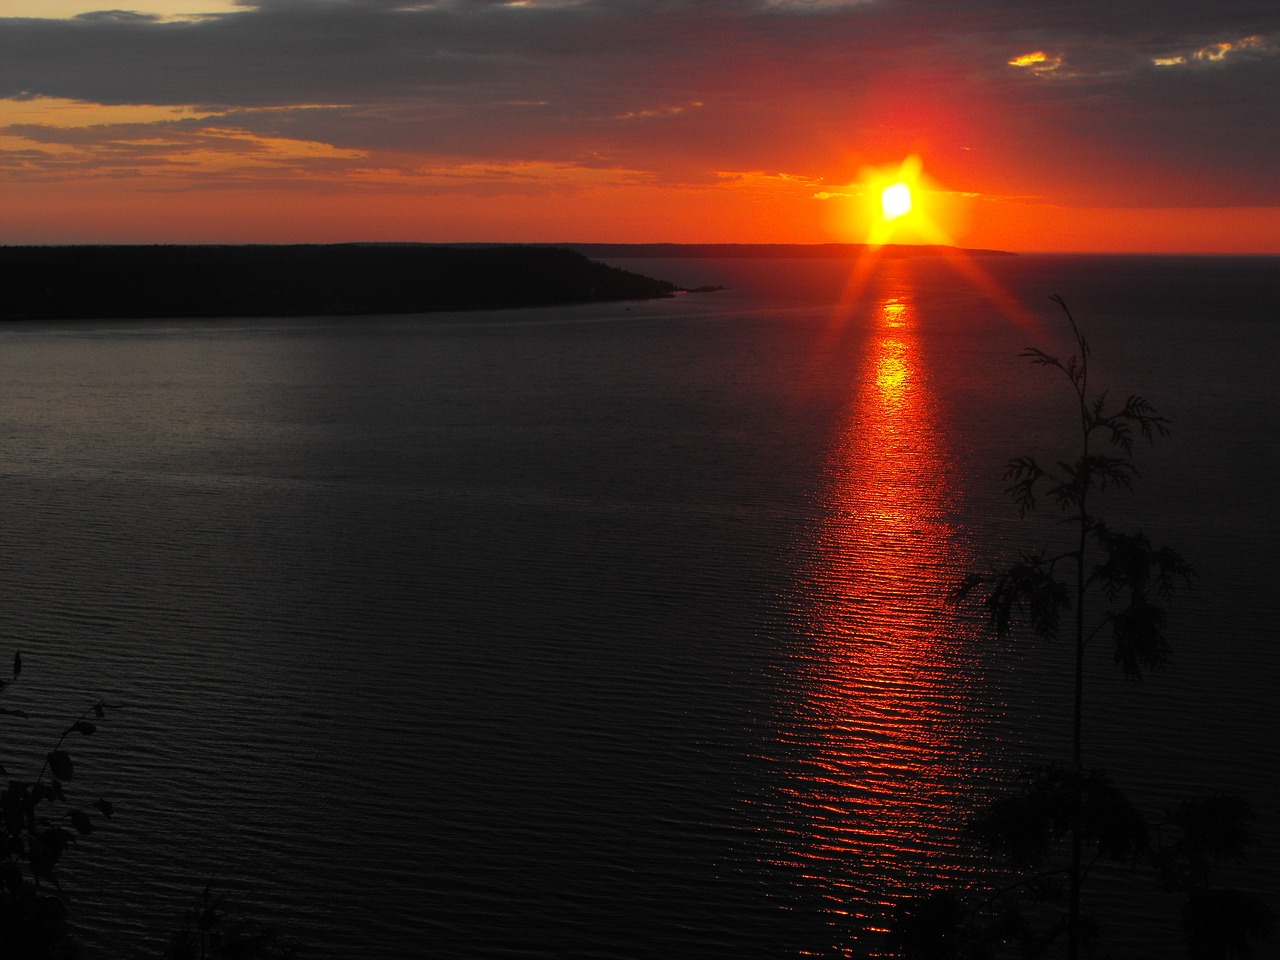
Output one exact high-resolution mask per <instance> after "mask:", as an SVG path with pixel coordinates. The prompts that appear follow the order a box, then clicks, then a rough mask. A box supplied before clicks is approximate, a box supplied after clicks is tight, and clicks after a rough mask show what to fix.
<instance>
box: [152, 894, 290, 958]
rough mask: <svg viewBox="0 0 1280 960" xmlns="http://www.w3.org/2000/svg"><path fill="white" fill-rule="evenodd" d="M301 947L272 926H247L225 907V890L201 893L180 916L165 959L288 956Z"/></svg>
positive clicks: (226, 905)
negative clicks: (220, 892)
mask: <svg viewBox="0 0 1280 960" xmlns="http://www.w3.org/2000/svg"><path fill="white" fill-rule="evenodd" d="M301 949H302V947H301V945H300V944H299V943H298V942H297V941H295V940H283V939H281V938H280V937H279V936H278V935H277V933H276V930H275V928H274V927H271V926H263V927H251V926H250V925H249V924H248V923H246V922H244V921H243V920H242V919H241V918H239V917H237V916H236V914H235V913H234V912H233V911H232V910H231V909H230V908H229V906H228V904H227V900H226V895H225V894H218V895H216V896H215V895H214V893H213V891H212V888H210V887H205V888H204V893H203V894H202V895H201V897H200V900H199V902H198V903H196V904H195V905H194V906H193V907H192V908H191V909H190V910H188V911H187V913H186V914H185V915H184V916H183V918H182V926H181V927H180V928H179V930H178V931H177V932H176V933H175V934H174V935H173V939H172V941H171V943H170V944H169V948H168V950H166V951H165V955H164V956H165V960H292V958H295V957H297V956H298V955H299V953H300V951H301Z"/></svg>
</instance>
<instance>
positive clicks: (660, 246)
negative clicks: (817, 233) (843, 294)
mask: <svg viewBox="0 0 1280 960" xmlns="http://www.w3.org/2000/svg"><path fill="white" fill-rule="evenodd" d="M562 246H564V247H567V248H568V249H570V250H576V251H578V252H579V253H582V254H585V255H586V256H588V257H606V258H608V259H610V260H625V259H631V258H635V259H640V258H644V259H652V260H663V259H692V258H699V257H707V258H715V259H730V260H739V259H747V260H756V259H770V260H847V259H853V258H855V257H859V256H861V255H862V254H864V253H866V252H867V251H868V250H871V249H873V248H872V247H870V246H869V245H868V244H865V243H566V244H562ZM874 250H875V254H876V256H877V257H881V258H884V259H888V260H904V259H915V258H919V257H943V256H947V255H949V254H954V253H963V254H966V255H968V256H980V257H1013V256H1017V254H1014V253H1010V252H1009V251H1007V250H981V249H964V248H961V247H951V246H947V245H945V244H910V243H886V244H884V245H883V246H880V247H875V248H874Z"/></svg>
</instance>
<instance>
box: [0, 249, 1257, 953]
mask: <svg viewBox="0 0 1280 960" xmlns="http://www.w3.org/2000/svg"><path fill="white" fill-rule="evenodd" d="M619 265H621V266H624V267H626V268H628V269H633V270H637V271H639V272H643V273H647V274H649V275H651V276H656V277H660V278H663V279H669V280H673V281H676V282H678V283H681V284H684V285H687V286H701V285H705V284H717V283H723V284H725V285H727V286H728V288H729V289H726V290H723V291H720V292H716V293H709V294H696V295H694V294H689V295H682V296H680V297H677V298H675V299H671V300H664V301H654V302H643V303H631V304H608V305H600V306H574V307H567V308H557V309H541V310H513V311H494V312H484V313H470V314H432V315H427V316H420V317H419V316H414V317H364V318H343V319H327V318H318V319H303V320H298V319H263V320H257V319H249V320H245V319H235V320H221V321H206V320H199V321H195V320H174V321H137V322H118V321H112V322H85V323H58V324H51V323H40V324H34V323H31V324H20V325H10V326H5V327H2V328H0V531H2V533H0V544H2V545H3V546H2V548H0V584H2V585H3V589H2V590H0V647H2V649H0V662H8V661H7V658H8V657H9V656H10V650H11V648H14V647H20V648H21V650H22V656H23V660H24V672H23V676H22V678H21V681H20V682H19V683H18V684H17V685H15V686H14V687H13V688H11V689H10V690H8V691H6V692H5V694H4V698H5V705H6V706H9V707H10V708H21V709H24V710H26V711H27V712H28V713H29V714H30V715H31V719H30V720H27V721H20V720H17V719H15V718H12V717H6V718H3V719H4V721H5V723H4V727H3V729H4V738H5V739H4V743H5V748H4V749H5V755H4V758H3V759H4V762H5V765H6V766H7V767H8V768H9V770H10V772H11V773H15V774H16V773H17V772H19V771H21V772H23V773H27V772H28V768H29V767H31V766H32V765H33V764H37V760H36V758H37V757H41V756H43V752H44V751H45V750H47V749H49V747H50V746H51V742H52V741H53V740H56V738H57V736H58V734H59V733H60V732H61V729H62V728H63V726H65V724H66V723H67V722H68V721H69V720H70V719H73V718H74V717H75V716H77V715H78V714H79V713H80V712H81V711H82V710H83V709H84V708H85V707H86V706H87V705H88V704H90V703H92V702H93V700H95V699H96V698H98V697H103V698H106V699H107V700H109V701H111V702H114V703H119V704H122V705H124V709H121V710H119V711H114V712H112V713H110V714H109V716H108V718H107V720H106V721H104V722H102V723H100V725H99V726H100V729H99V732H98V733H97V734H96V735H95V736H94V737H93V738H92V739H90V740H77V741H76V742H75V743H73V744H72V745H71V746H72V749H73V754H74V756H75V758H76V760H77V768H76V779H75V780H74V781H73V782H72V783H71V784H69V785H68V793H69V794H71V795H72V797H73V798H74V799H75V800H76V801H77V802H81V803H88V802H90V801H91V800H93V799H95V798H96V797H98V796H106V797H108V798H110V799H111V800H112V801H113V802H114V803H115V805H116V810H117V813H116V816H115V817H114V818H113V819H112V820H111V822H110V823H109V824H107V825H102V826H100V828H99V829H98V830H97V831H96V832H95V833H94V834H93V835H92V836H90V837H86V838H84V839H82V841H81V843H80V846H79V847H78V848H77V849H76V850H74V851H72V853H71V854H70V855H69V858H68V860H67V861H66V863H65V868H64V869H63V871H62V877H63V884H64V887H65V889H66V890H67V891H68V892H69V895H70V898H71V902H72V910H73V917H74V918H75V920H76V921H77V924H78V927H79V929H80V930H81V933H82V936H83V939H84V941H85V943H86V945H87V946H88V948H89V949H88V951H87V955H88V956H90V957H123V958H133V957H146V956H155V955H156V954H157V953H158V952H159V951H160V950H161V949H162V948H163V946H164V943H165V938H166V936H167V933H168V931H170V930H172V929H174V928H175V927H176V926H177V925H178V922H179V919H180V916H181V914H182V912H183V910H184V909H186V908H187V907H188V906H190V905H192V904H194V902H195V901H196V899H197V898H198V897H199V895H200V892H201V890H203V888H204V887H205V885H206V884H209V885H212V887H213V888H214V889H215V890H216V891H222V892H225V893H226V894H227V896H228V899H229V900H230V901H231V902H232V903H234V904H236V905H237V907H238V908H239V910H240V912H241V913H242V914H243V915H244V916H246V917H248V918H250V919H256V920H265V921H271V922H276V923H278V924H279V925H280V926H281V927H282V928H283V929H284V930H285V931H286V932H287V933H289V934H292V935H295V936H298V937H301V938H302V939H303V940H304V941H306V943H307V945H308V948H309V949H308V955H309V956H313V957H319V958H325V960H330V958H339V957H356V956H358V957H366V958H392V957H405V956H423V957H425V956H437V957H450V958H455V957H456V958H467V957H473V958H479V957H486V958H489V957H529V956H546V957H558V958H641V957H668V956H675V955H684V956H698V957H704V958H716V957H725V958H728V957H734V958H755V957H760V958H766V957H767V958H784V957H800V956H817V957H845V956H847V957H864V956H874V955H876V953H877V952H878V951H879V949H880V938H879V935H878V933H877V931H878V930H879V929H880V928H882V926H883V923H884V917H885V913H886V910H887V909H888V908H889V905H891V904H892V903H893V902H894V901H895V900H896V899H897V898H898V897H899V896H901V894H902V891H903V890H905V889H908V888H911V887H913V886H920V885H926V886H927V885H930V884H938V883H943V882H949V881H955V880H958V881H964V880H966V879H973V878H974V877H975V875H976V874H975V871H977V870H979V869H980V868H981V864H978V863H975V861H974V860H973V858H972V857H971V856H970V855H969V854H967V853H966V852H965V848H964V846H963V845H962V844H961V843H960V842H959V837H960V831H961V828H962V826H963V823H964V820H965V818H966V817H968V816H969V815H970V814H971V813H972V812H973V811H974V810H975V809H977V808H978V807H980V806H981V805H982V803H983V802H984V800H985V798H987V797H989V796H990V795H992V794H993V793H994V792H995V791H997V790H998V789H999V787H1000V785H1001V784H1002V783H1005V782H1007V781H1008V780H1009V779H1010V778H1011V777H1013V776H1014V775H1015V773H1016V772H1017V771H1018V770H1019V769H1020V768H1022V767H1024V766H1026V765H1029V764H1035V763H1040V762H1045V761H1049V760H1053V759H1061V758H1064V757H1065V755H1066V752H1067V749H1068V738H1069V732H1070V731H1069V719H1068V717H1069V696H1070V690H1069V677H1068V674H1067V673H1066V666H1065V665H1066V663H1067V651H1066V649H1065V646H1063V645H1053V644H1044V643H1039V642H1034V641H1028V642H1012V641H1011V642H1005V643H999V644H997V643H995V642H993V641H991V640H990V639H987V638H985V637H983V636H982V634H981V631H980V629H979V627H980V624H978V623H976V622H975V621H974V619H973V618H972V617H971V616H969V615H966V614H965V613H964V612H963V611H958V610H956V609H955V608H953V607H951V606H949V605H948V604H947V603H946V601H945V595H946V593H947V591H948V590H949V589H950V587H951V586H952V585H954V583H955V582H956V581H957V580H958V579H959V577H960V576H962V575H963V573H964V572H966V571H969V570H973V569H983V568H986V567H988V566H990V565H992V564H995V563H997V562H998V561H999V560H1000V559H1002V558H1008V557H1009V556H1011V555H1012V554H1013V553H1014V552H1015V551H1016V550H1017V548H1018V547H1019V546H1024V545H1033V544H1036V543H1039V542H1043V541H1044V540H1045V539H1046V538H1049V539H1052V538H1053V537H1055V536H1058V535H1059V534H1060V529H1059V528H1058V526H1057V524H1056V517H1054V516H1053V515H1052V513H1049V514H1048V516H1047V518H1046V519H1042V520H1028V521H1023V522H1020V521H1018V519H1017V516H1016V511H1015V509H1014V507H1013V505H1012V504H1011V503H1010V502H1009V501H1008V500H1007V499H1006V498H1005V497H1004V495H1003V493H1002V488H1003V482H1002V480H1001V472H1002V470H1003V465H1004V463H1005V461H1006V460H1007V459H1008V458H1009V457H1011V456H1013V455H1015V454H1019V453H1024V452H1027V453H1036V454H1038V455H1042V456H1045V457H1046V458H1053V457H1056V456H1063V457H1066V456H1068V455H1070V451H1069V447H1067V446H1065V444H1068V443H1069V440H1070V437H1071V430H1072V428H1073V423H1072V417H1071V408H1070V392H1069V387H1068V385H1067V383H1066V381H1065V379H1062V378H1061V377H1060V376H1059V377H1058V378H1055V377H1054V376H1052V375H1051V374H1050V373H1049V372H1048V371H1046V370H1044V369H1040V368H1035V367H1032V366H1031V365H1030V364H1028V363H1027V362H1026V361H1025V360H1020V359H1018V357H1017V354H1018V352H1019V351H1020V350H1021V349H1022V348H1023V347H1025V346H1027V345H1032V344H1034V345H1036V346H1041V347H1044V348H1046V349H1048V350H1050V351H1051V352H1064V353H1069V352H1070V350H1071V344H1070V341H1069V339H1068V330H1067V327H1066V323H1065V321H1064V319H1063V317H1062V315H1061V313H1060V311H1058V309H1057V308H1056V307H1055V306H1054V305H1053V304H1052V303H1050V302H1049V299H1048V297H1049V295H1050V294H1054V293H1060V294H1062V295H1063V296H1065V297H1066V298H1067V300H1068V302H1069V303H1070V305H1071V307H1072V309H1073V311H1074V313H1075V315H1076V317H1077V319H1078V320H1079V321H1080V323H1081V325H1082V326H1083V328H1084V330H1085V332H1086V335H1087V336H1088V337H1089V339H1090V342H1091V344H1092V346H1093V349H1094V364H1095V372H1094V383H1095V384H1098V385H1099V386H1103V385H1113V387H1114V394H1115V395H1116V396H1118V397H1123V396H1124V395H1127V394H1128V393H1140V394H1143V395H1145V396H1148V397H1149V398H1151V399H1152V400H1153V401H1154V402H1155V403H1156V404H1157V406H1158V407H1159V408H1160V411H1161V412H1162V413H1164V414H1166V415H1168V416H1169V417H1170V419H1171V421H1172V428H1173V432H1172V434H1171V435H1170V436H1169V437H1168V438H1165V439H1163V440H1161V441H1160V442H1158V443H1157V444H1156V445H1155V446H1153V447H1140V448H1139V450H1138V454H1137V459H1138V463H1139V467H1140V469H1141V470H1142V472H1143V477H1142V479H1141V481H1140V485H1139V487H1138V488H1137V491H1136V493H1134V494H1132V495H1116V496H1113V497H1111V498H1110V499H1109V500H1108V501H1107V506H1106V512H1107V515H1108V516H1109V517H1111V518H1112V519H1113V520H1114V522H1116V523H1117V525H1125V524H1127V525H1130V526H1134V527H1139V528H1141V529H1144V530H1146V531H1147V532H1148V533H1150V534H1151V536H1152V538H1153V539H1155V540H1156V541H1157V542H1168V543H1169V544H1170V545H1172V546H1174V547H1175V548H1177V549H1179V550H1180V551H1181V552H1182V553H1183V554H1184V555H1186V556H1187V557H1188V558H1189V559H1190V560H1191V561H1192V562H1193V563H1195V565H1196V567H1197V568H1198V570H1199V573H1200V580H1199V583H1198V584H1197V587H1196V589H1195V590H1194V592H1192V593H1190V594H1188V595H1185V596H1183V597H1181V598H1179V600H1178V601H1177V603H1176V604H1175V607H1174V609H1173V611H1172V616H1171V622H1170V635H1171V638H1172V641H1173V644H1174V649H1175V660H1174V662H1173V664H1172V666H1171V667H1170V668H1169V669H1167V670H1166V671H1164V672H1163V673H1162V674H1159V675H1156V676H1153V677H1150V678H1149V679H1148V680H1147V681H1145V682H1144V683H1142V684H1141V685H1139V686H1136V687H1134V686H1130V685H1127V684H1126V683H1124V682H1123V681H1122V680H1120V679H1119V678H1118V677H1117V676H1115V675H1114V671H1113V668H1112V667H1111V663H1110V655H1109V653H1108V652H1107V651H1106V650H1103V649H1099V650H1098V651H1096V656H1095V658H1094V660H1093V661H1092V663H1091V673H1090V682H1089V688H1088V698H1087V699H1088V703H1087V721H1086V737H1087V748H1086V749H1087V753H1088V757H1089V759H1090V761H1091V762H1093V763H1095V764H1097V765H1101V766H1105V767H1108V768H1110V769H1111V770H1112V771H1113V773H1114V775H1115V778H1116V779H1117V780H1118V781H1119V782H1120V783H1121V784H1122V785H1124V786H1125V787H1127V788H1129V789H1131V790H1132V792H1133V794H1134V796H1135V797H1136V798H1137V799H1139V800H1140V801H1141V802H1142V804H1143V805H1144V806H1145V807H1147V808H1149V809H1151V810H1153V811H1155V810H1159V809H1161V808H1162V807H1164V806H1171V805H1172V804H1173V803H1175V802H1176V801H1177V800H1178V799H1180V798H1182V797H1183V796H1186V795H1189V794H1202V793H1206V792H1209V791H1212V790H1215V789H1217V790H1223V791H1229V792H1238V793H1242V794H1245V795H1246V796H1248V797H1249V798H1250V799H1251V800H1252V801H1253V803H1254V805H1255V807H1256V808H1257V810H1258V813H1259V841H1258V844H1257V845H1256V846H1255V848H1254V849H1253V851H1252V853H1251V855H1250V858H1249V859H1248V860H1247V861H1246V862H1245V863H1244V864H1243V865H1242V866H1240V867H1238V868H1229V872H1227V873H1224V875H1223V879H1224V881H1225V880H1228V879H1230V880H1231V881H1232V882H1234V883H1237V884H1239V885H1242V886H1245V887H1247V888H1249V889H1252V890H1254V891H1256V892H1259V893H1262V894H1263V895H1265V896H1267V897H1268V898H1270V900H1271V902H1272V903H1273V904H1276V905H1277V906H1280V903H1278V902H1277V900H1278V898H1277V890H1278V889H1280V829H1277V824H1278V823H1280V748H1278V747H1277V738H1276V736H1275V731H1276V730H1277V729H1278V728H1280V705H1278V701H1277V699H1276V697H1275V690H1276V689H1277V687H1278V686H1280V651H1278V649H1277V641H1278V640H1280V628H1278V627H1277V617H1276V613H1277V609H1276V607H1277V604H1276V589H1275V584H1276V582H1277V579H1278V578H1280V562H1278V561H1277V554H1278V551H1277V549H1276V541H1277V538H1278V537H1280V508H1278V507H1277V503H1276V498H1275V494H1274V485H1275V477H1276V476H1277V473H1278V472H1280V433H1278V432H1277V430H1276V426H1275V424H1276V422H1277V414H1278V413H1280V402H1278V401H1280V387H1278V386H1277V384H1278V378H1277V377H1276V375H1275V357H1276V356H1277V352H1278V348H1280V292H1278V291H1280V261H1278V260H1276V259H1254V260H1249V259H1217V258H1103V257H1032V256H1024V257H1017V258H1008V259H984V260H978V261H973V262H969V263H967V264H966V263H959V264H954V265H953V264H950V263H947V262H942V261H939V262H924V261H919V262H915V263H907V262H900V263H886V264H883V265H881V266H880V267H877V268H875V269H867V270H858V269H854V268H853V267H852V266H851V265H850V264H848V263H844V262H839V261H800V260H789V261H729V260H660V261H659V260H655V261H619ZM1058 451H1061V453H1059V452H1058ZM32 772H33V771H32ZM1139 888H1141V889H1143V890H1145V888H1146V881H1145V879H1135V878H1132V877H1128V876H1121V875H1114V874H1105V873H1104V874H1103V875H1102V876H1100V877H1099V886H1098V887H1097V888H1096V889H1097V893H1098V896H1097V898H1096V899H1097V900H1098V901H1099V903H1098V904H1097V905H1098V906H1099V908H1100V919H1101V921H1102V923H1103V925H1104V927H1103V929H1104V934H1105V935H1106V936H1107V938H1108V939H1107V943H1108V944H1110V945H1111V946H1112V947H1113V948H1114V949H1116V950H1117V951H1118V952H1119V955H1124V956H1128V957H1144V956H1150V957H1159V956H1165V955H1169V949H1170V946H1169V945H1170V944H1171V943H1176V938H1177V929H1176V927H1177V924H1176V913H1174V912H1172V909H1173V908H1172V906H1171V904H1169V903H1164V902H1163V901H1161V900H1160V898H1158V897H1157V898H1148V897H1146V896H1144V895H1139V894H1138V893H1136V892H1135V891H1136V890H1138V889H1139Z"/></svg>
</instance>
